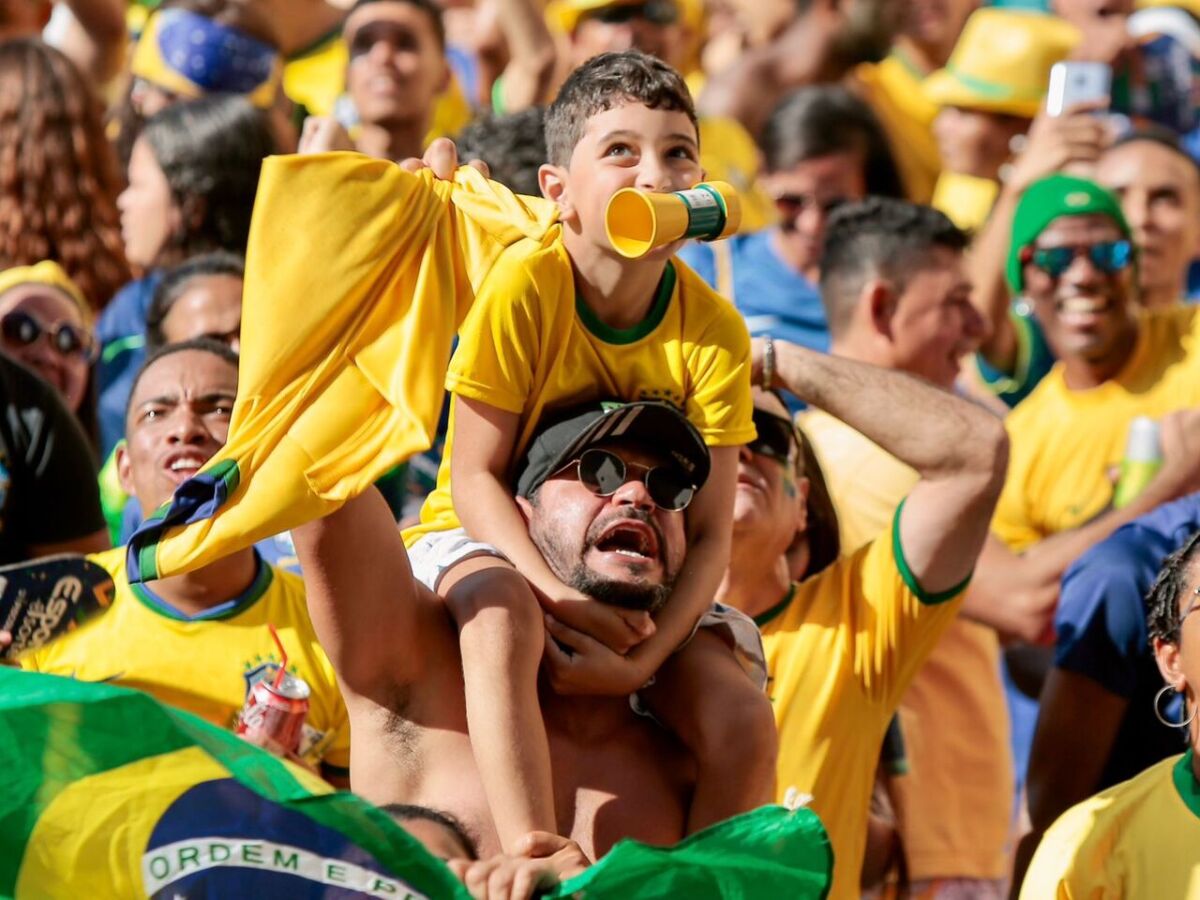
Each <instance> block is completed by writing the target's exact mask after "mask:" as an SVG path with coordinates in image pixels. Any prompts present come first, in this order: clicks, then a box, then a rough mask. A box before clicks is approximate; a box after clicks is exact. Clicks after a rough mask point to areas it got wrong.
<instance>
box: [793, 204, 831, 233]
mask: <svg viewBox="0 0 1200 900" xmlns="http://www.w3.org/2000/svg"><path fill="white" fill-rule="evenodd" d="M825 218H826V216H825V206H824V204H822V203H821V201H819V200H817V199H816V198H814V197H810V198H808V202H807V203H805V204H804V208H803V209H801V210H800V212H799V213H797V214H796V230H797V231H799V232H800V233H802V234H803V235H805V236H806V237H808V238H810V239H812V240H814V241H819V240H820V239H821V238H822V236H823V235H824V234H825Z"/></svg>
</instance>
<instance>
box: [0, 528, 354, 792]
mask: <svg viewBox="0 0 1200 900" xmlns="http://www.w3.org/2000/svg"><path fill="white" fill-rule="evenodd" d="M89 559H91V560H92V561H93V562H95V563H98V564H99V565H100V566H102V567H103V568H104V569H105V570H106V571H107V572H108V573H109V574H110V575H111V576H112V579H113V584H114V586H115V588H116V592H115V596H114V598H113V603H112V606H111V607H109V609H108V610H107V611H105V612H104V614H103V615H100V616H97V617H95V618H94V619H92V620H90V621H88V622H87V623H85V624H84V625H83V626H82V627H80V628H78V629H76V630H75V631H72V632H71V633H70V634H67V635H66V636H64V637H62V638H61V639H59V640H57V641H54V642H52V643H50V644H47V645H46V646H44V647H41V648H39V649H37V650H32V651H30V652H28V653H26V654H24V655H22V656H21V658H20V664H21V667H22V668H24V669H28V670H31V671H35V672H46V673H49V674H51V675H65V676H69V677H72V678H77V679H79V680H80V681H97V682H100V681H111V682H114V683H116V684H120V685H124V686H125V687H131V688H137V689H139V690H143V691H145V692H146V693H148V694H151V695H152V696H154V697H155V698H157V699H158V700H160V701H162V702H163V703H169V704H171V705H172V706H176V707H179V708H180V709H185V710H187V711H188V712H191V713H194V714H196V715H198V716H200V717H201V718H203V719H206V720H207V721H209V722H212V723H213V724H214V725H219V726H221V727H223V728H232V727H233V726H234V725H236V724H237V715H238V713H239V712H240V711H241V709H242V705H243V704H244V703H245V700H246V695H247V693H249V691H250V688H251V687H252V686H253V685H254V684H255V682H257V681H260V680H262V679H264V678H271V677H274V675H275V673H276V672H277V671H278V670H279V662H280V660H279V652H278V650H277V649H276V647H275V642H274V641H273V640H272V639H271V633H270V632H269V631H268V630H267V624H268V623H270V624H272V625H274V626H275V629H276V631H278V633H279V639H280V640H281V641H282V642H283V646H284V649H285V650H287V653H288V671H289V672H291V673H292V674H293V675H296V676H298V677H300V678H302V679H304V681H305V682H306V683H307V684H308V686H309V688H310V689H311V692H312V693H311V694H310V696H309V700H308V704H309V706H308V719H307V721H306V724H305V726H304V734H303V736H302V738H301V747H300V751H301V752H300V755H301V757H303V758H304V759H305V760H306V761H308V762H310V763H314V764H315V763H318V762H324V763H325V764H327V765H329V766H332V767H334V768H338V769H346V770H349V767H350V724H349V721H348V719H347V717H346V707H345V704H344V703H343V702H342V695H341V693H340V692H339V691H338V686H337V680H336V678H335V677H334V672H333V666H332V665H331V664H330V662H329V659H328V657H326V655H325V651H324V650H323V649H321V645H320V644H319V643H318V642H317V635H316V632H315V631H314V630H313V627H312V623H311V622H310V621H309V618H308V608H307V606H306V605H305V600H304V581H303V579H301V578H300V577H299V576H298V575H293V574H291V573H290V572H284V571H281V570H279V569H276V568H275V567H274V566H271V565H269V564H267V563H265V562H263V561H262V560H259V561H258V574H257V575H256V576H255V579H254V582H253V584H251V585H250V587H249V588H248V589H247V590H246V591H245V592H244V593H243V594H242V595H241V596H239V597H233V598H230V599H229V600H228V601H227V602H225V603H222V604H221V605H220V606H216V607H213V608H212V609H210V610H207V611H205V612H204V613H201V614H199V615H195V616H187V615H185V614H183V613H181V612H179V611H178V610H177V609H175V608H174V607H173V606H172V605H171V604H170V603H168V602H167V601H166V600H164V599H162V598H161V597H159V596H158V595H156V594H155V593H154V591H153V590H152V589H151V587H150V586H148V585H142V584H130V583H129V580H128V579H127V578H126V577H125V548H124V547H117V548H115V549H113V550H106V551H105V552H104V553H98V554H96V555H94V556H90V557H89Z"/></svg>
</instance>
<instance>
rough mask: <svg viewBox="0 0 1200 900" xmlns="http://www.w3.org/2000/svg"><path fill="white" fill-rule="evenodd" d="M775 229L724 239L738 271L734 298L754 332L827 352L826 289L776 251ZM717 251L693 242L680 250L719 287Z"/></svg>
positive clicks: (706, 245)
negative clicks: (821, 290) (783, 258)
mask: <svg viewBox="0 0 1200 900" xmlns="http://www.w3.org/2000/svg"><path fill="white" fill-rule="evenodd" d="M773 230H774V229H770V228H768V229H766V230H764V231H756V232H754V233H752V234H739V235H735V236H733V237H731V238H729V239H728V240H726V241H725V242H724V244H725V247H726V248H727V249H728V251H729V258H730V262H731V267H732V271H733V296H732V297H730V298H729V299H730V300H732V301H733V302H734V305H735V306H737V308H738V310H739V311H740V312H741V314H742V316H743V317H744V318H745V320H746V328H747V329H749V331H750V334H751V336H753V337H759V336H761V335H768V334H769V335H770V336H771V337H773V338H777V339H779V340H781V341H790V342H791V343H793V344H799V345H800V346H802V347H808V348H810V349H812V350H819V351H821V352H822V353H828V352H829V327H828V325H827V324H826V322H825V307H824V306H823V305H822V304H821V292H820V291H819V290H818V289H817V286H816V285H815V284H813V283H812V282H811V281H809V280H808V279H807V278H805V277H804V276H803V275H801V274H800V273H799V272H797V271H796V270H795V269H793V268H792V267H791V266H789V265H788V264H787V263H785V262H784V261H783V260H782V259H781V258H780V257H779V254H778V253H776V252H775V248H774V247H772V246H771V234H772V233H773ZM714 252H715V251H714V250H713V247H712V245H710V244H700V243H694V242H693V243H691V244H688V245H686V246H685V247H684V248H683V249H682V250H681V251H679V257H680V259H682V260H683V261H684V262H685V263H687V264H688V265H689V266H691V267H692V268H693V269H694V270H695V271H696V274H697V275H699V276H700V277H701V278H703V279H704V280H705V281H707V282H708V283H709V284H710V285H711V286H712V287H714V288H716V289H717V290H720V289H721V285H719V284H717V264H716V259H715V257H714ZM716 252H719V251H716Z"/></svg>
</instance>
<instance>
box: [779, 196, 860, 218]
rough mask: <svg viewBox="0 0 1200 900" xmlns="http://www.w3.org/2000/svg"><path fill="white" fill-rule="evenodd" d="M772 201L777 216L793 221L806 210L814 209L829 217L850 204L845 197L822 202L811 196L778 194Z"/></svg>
mask: <svg viewBox="0 0 1200 900" xmlns="http://www.w3.org/2000/svg"><path fill="white" fill-rule="evenodd" d="M772 199H773V200H774V201H775V208H776V209H777V210H779V215H780V217H781V218H783V219H794V218H796V216H798V215H800V213H802V212H804V211H805V210H806V209H812V208H814V207H816V208H817V209H819V210H820V211H821V212H822V213H824V214H825V215H829V214H830V213H831V212H833V211H834V210H835V209H837V208H838V207H839V206H842V205H843V204H846V203H849V202H850V200H849V198H847V197H828V198H826V199H824V200H818V199H817V198H816V197H814V196H813V195H812V194H780V195H778V196H777V197H773V198H772Z"/></svg>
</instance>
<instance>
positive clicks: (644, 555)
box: [592, 519, 659, 560]
mask: <svg viewBox="0 0 1200 900" xmlns="http://www.w3.org/2000/svg"><path fill="white" fill-rule="evenodd" d="M592 546H593V547H594V548H595V549H597V550H599V551H600V552H601V553H615V554H617V555H619V556H627V557H629V558H631V559H645V560H657V559H658V552H659V544H658V535H657V534H655V533H654V529H653V528H652V527H651V526H650V525H648V524H646V523H644V522H639V521H637V520H634V519H622V520H619V521H617V522H613V523H612V524H611V525H609V526H608V527H606V528H605V529H604V530H603V531H602V532H601V533H600V536H599V537H598V538H597V539H596V540H595V541H594V542H593V543H592Z"/></svg>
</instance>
